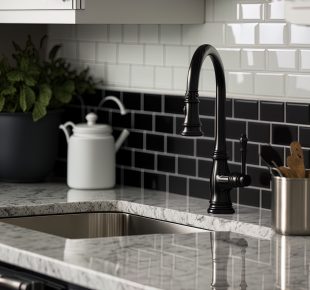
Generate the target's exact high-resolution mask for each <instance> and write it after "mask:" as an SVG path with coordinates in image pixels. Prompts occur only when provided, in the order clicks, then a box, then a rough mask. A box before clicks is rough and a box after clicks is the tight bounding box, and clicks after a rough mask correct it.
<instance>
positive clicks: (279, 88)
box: [255, 73, 284, 97]
mask: <svg viewBox="0 0 310 290" xmlns="http://www.w3.org/2000/svg"><path fill="white" fill-rule="evenodd" d="M255 94H258V95H266V96H281V97H283V96H284V75H283V74H272V73H270V74H268V73H257V74H256V75H255Z"/></svg>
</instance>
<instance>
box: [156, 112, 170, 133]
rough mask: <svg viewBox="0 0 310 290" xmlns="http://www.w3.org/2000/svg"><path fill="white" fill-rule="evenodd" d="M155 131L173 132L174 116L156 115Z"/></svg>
mask: <svg viewBox="0 0 310 290" xmlns="http://www.w3.org/2000/svg"><path fill="white" fill-rule="evenodd" d="M155 131H157V132H163V133H173V117H170V116H163V115H159V116H156V117H155Z"/></svg>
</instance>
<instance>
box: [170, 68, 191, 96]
mask: <svg viewBox="0 0 310 290" xmlns="http://www.w3.org/2000/svg"><path fill="white" fill-rule="evenodd" d="M187 73H188V69H187V68H174V69H173V89H175V90H182V91H184V92H185V90H186V82H187Z"/></svg>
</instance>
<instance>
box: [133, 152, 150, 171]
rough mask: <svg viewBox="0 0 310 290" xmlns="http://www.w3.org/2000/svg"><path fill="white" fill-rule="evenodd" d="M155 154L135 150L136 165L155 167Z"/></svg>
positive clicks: (139, 166) (148, 167)
mask: <svg viewBox="0 0 310 290" xmlns="http://www.w3.org/2000/svg"><path fill="white" fill-rule="evenodd" d="M154 165H155V155H154V154H151V153H145V152H135V167H138V168H145V169H154Z"/></svg>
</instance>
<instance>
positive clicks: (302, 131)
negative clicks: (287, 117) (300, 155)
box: [299, 127, 310, 147]
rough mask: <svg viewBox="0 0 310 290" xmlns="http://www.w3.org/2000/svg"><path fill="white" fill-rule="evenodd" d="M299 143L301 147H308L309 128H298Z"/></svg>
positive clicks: (309, 143) (309, 140)
mask: <svg viewBox="0 0 310 290" xmlns="http://www.w3.org/2000/svg"><path fill="white" fill-rule="evenodd" d="M299 141H300V144H301V146H303V147H310V127H300V128H299Z"/></svg>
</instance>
